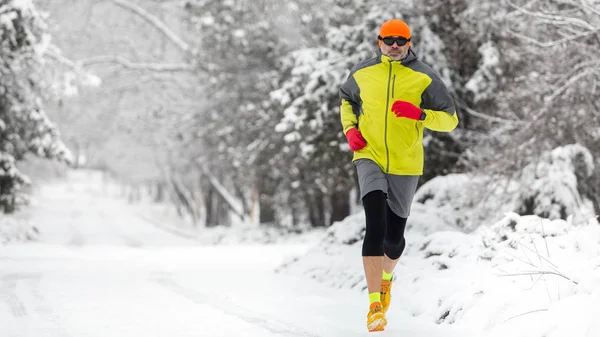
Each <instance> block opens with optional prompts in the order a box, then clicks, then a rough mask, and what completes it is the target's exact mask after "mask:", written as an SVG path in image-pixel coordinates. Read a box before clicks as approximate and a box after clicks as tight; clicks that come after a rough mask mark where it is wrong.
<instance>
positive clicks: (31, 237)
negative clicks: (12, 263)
mask: <svg viewBox="0 0 600 337" xmlns="http://www.w3.org/2000/svg"><path fill="white" fill-rule="evenodd" d="M38 235H39V231H38V229H37V228H36V227H35V226H32V225H30V224H29V223H27V222H26V221H22V220H17V219H13V218H11V217H8V216H0V244H5V243H9V242H15V241H35V240H37V237H38Z"/></svg>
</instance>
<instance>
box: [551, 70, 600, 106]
mask: <svg viewBox="0 0 600 337" xmlns="http://www.w3.org/2000/svg"><path fill="white" fill-rule="evenodd" d="M599 72H600V69H595V68H591V69H586V70H585V71H582V72H581V73H579V74H577V75H575V76H573V77H571V78H569V80H568V81H567V82H566V83H565V84H564V85H562V86H561V87H560V88H558V89H556V90H555V91H554V92H553V93H552V95H550V96H548V97H547V98H546V103H550V102H552V101H553V100H554V99H556V97H558V96H559V95H560V94H562V93H563V92H564V91H565V90H567V88H569V87H571V86H572V85H573V84H575V83H577V81H579V80H581V79H582V78H585V77H586V76H588V75H591V74H594V73H599Z"/></svg>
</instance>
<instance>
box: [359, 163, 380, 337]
mask: <svg viewBox="0 0 600 337" xmlns="http://www.w3.org/2000/svg"><path fill="white" fill-rule="evenodd" d="M354 164H355V165H356V170H357V173H358V185H359V187H360V196H361V199H362V201H363V206H364V209H365V219H366V230H365V237H364V241H363V246H362V256H363V266H364V270H365V276H366V279H367V288H368V289H369V303H370V304H369V313H368V314H367V328H368V329H369V331H381V330H383V329H384V328H385V326H386V324H387V320H386V318H385V314H384V312H383V310H382V305H381V294H380V290H379V288H380V286H381V273H382V272H383V240H384V237H385V228H386V222H385V216H386V207H387V206H386V204H387V202H386V199H387V188H388V184H387V179H386V177H385V175H384V174H383V171H382V170H381V168H380V167H379V166H378V165H377V164H376V163H375V162H373V161H372V160H368V159H359V160H357V161H355V162H354Z"/></svg>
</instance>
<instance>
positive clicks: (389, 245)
mask: <svg viewBox="0 0 600 337" xmlns="http://www.w3.org/2000/svg"><path fill="white" fill-rule="evenodd" d="M405 247H406V240H405V239H404V237H403V238H402V239H400V241H390V240H388V238H387V237H386V238H385V239H384V241H383V251H384V253H385V255H387V257H389V258H390V259H392V260H396V259H398V258H400V256H402V253H403V252H404V248H405Z"/></svg>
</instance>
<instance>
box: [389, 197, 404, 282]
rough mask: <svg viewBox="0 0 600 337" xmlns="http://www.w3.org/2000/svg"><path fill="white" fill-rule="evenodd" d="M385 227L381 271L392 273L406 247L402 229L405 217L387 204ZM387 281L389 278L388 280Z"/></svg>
mask: <svg viewBox="0 0 600 337" xmlns="http://www.w3.org/2000/svg"><path fill="white" fill-rule="evenodd" d="M386 213H387V228H386V233H385V239H384V241H383V242H384V243H383V247H384V253H385V256H384V258H383V271H384V272H385V273H386V274H392V273H393V272H394V269H395V268H396V264H397V263H398V260H399V259H400V256H401V255H402V253H403V252H404V248H405V247H406V239H405V238H404V231H405V229H406V221H407V218H402V217H399V216H398V215H396V214H395V213H394V212H393V211H392V210H391V209H390V207H389V206H387V207H386ZM388 281H389V280H388Z"/></svg>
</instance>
